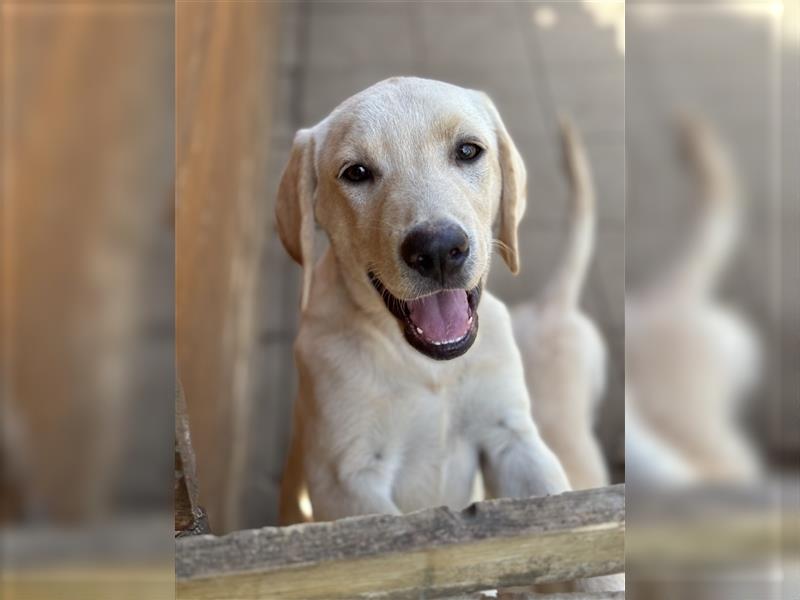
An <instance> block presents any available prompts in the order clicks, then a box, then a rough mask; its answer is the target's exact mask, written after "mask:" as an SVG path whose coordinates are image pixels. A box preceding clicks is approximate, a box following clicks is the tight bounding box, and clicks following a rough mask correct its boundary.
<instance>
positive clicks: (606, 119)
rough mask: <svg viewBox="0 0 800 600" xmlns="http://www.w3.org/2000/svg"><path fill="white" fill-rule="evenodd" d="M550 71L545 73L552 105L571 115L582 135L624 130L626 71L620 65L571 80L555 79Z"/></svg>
mask: <svg viewBox="0 0 800 600" xmlns="http://www.w3.org/2000/svg"><path fill="white" fill-rule="evenodd" d="M552 72H553V71H552V69H551V70H549V71H548V73H550V75H549V77H548V78H549V81H550V88H551V90H552V102H553V106H555V108H556V110H557V111H566V112H568V113H569V114H571V115H572V116H573V118H574V119H575V121H576V123H577V124H578V127H580V129H581V131H583V132H584V135H587V136H588V135H590V134H598V133H599V134H609V133H610V134H615V135H618V134H622V133H623V132H624V131H625V70H624V68H623V67H622V65H621V64H620V65H619V66H617V65H611V66H607V67H603V68H597V69H590V70H586V71H585V72H582V73H581V74H580V75H579V76H571V77H554V76H552Z"/></svg>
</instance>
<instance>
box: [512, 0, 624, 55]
mask: <svg viewBox="0 0 800 600" xmlns="http://www.w3.org/2000/svg"><path fill="white" fill-rule="evenodd" d="M518 12H519V14H520V16H519V21H520V22H521V23H527V24H528V25H529V26H530V27H531V28H533V30H534V34H535V36H536V38H537V39H538V48H539V49H540V50H541V53H542V59H543V60H544V62H545V63H546V64H547V65H548V67H557V68H561V69H564V68H566V69H574V68H591V67H592V66H594V65H597V64H598V63H599V64H603V63H621V62H622V61H623V59H624V57H623V55H622V54H621V52H620V49H619V48H618V47H617V42H616V32H615V30H614V29H613V28H612V27H611V26H602V27H601V26H598V23H597V21H596V20H595V18H594V17H593V16H592V15H591V13H590V12H589V11H588V10H587V8H586V5H585V4H584V3H569V2H567V3H565V2H532V3H520V6H519V11H518Z"/></svg>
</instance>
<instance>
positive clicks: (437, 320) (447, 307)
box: [408, 290, 469, 343]
mask: <svg viewBox="0 0 800 600" xmlns="http://www.w3.org/2000/svg"><path fill="white" fill-rule="evenodd" d="M408 308H409V311H410V316H411V322H412V323H413V324H414V325H415V326H416V327H418V328H419V329H421V330H422V334H421V335H422V336H423V337H424V338H425V339H427V340H429V341H431V342H438V343H442V342H454V341H456V340H460V339H461V338H463V337H464V336H465V335H467V332H468V331H469V304H468V303H467V293H466V292H465V291H464V290H447V291H444V292H439V293H437V294H433V295H432V296H425V297H424V298H420V299H418V300H412V301H410V302H409V303H408ZM417 333H419V331H418V332H417Z"/></svg>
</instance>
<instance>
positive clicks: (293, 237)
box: [275, 129, 317, 310]
mask: <svg viewBox="0 0 800 600" xmlns="http://www.w3.org/2000/svg"><path fill="white" fill-rule="evenodd" d="M316 186H317V178H316V173H315V168H314V136H313V133H312V131H311V130H310V129H301V130H300V131H298V132H297V134H296V135H295V137H294V145H293V146H292V154H291V156H290V157H289V163H288V164H287V165H286V168H285V169H284V170H283V175H282V176H281V183H280V186H279V187H278V199H277V202H276V204H275V217H276V221H277V224H278V235H280V237H281V241H282V242H283V246H284V248H286V251H287V252H288V253H289V255H290V256H291V257H292V258H293V259H294V260H295V261H297V262H298V263H299V264H300V266H302V267H303V294H302V296H301V300H300V308H301V310H304V309H305V307H306V305H307V304H308V297H309V294H310V292H311V274H312V271H313V269H314V226H315V218H314V192H315V189H316Z"/></svg>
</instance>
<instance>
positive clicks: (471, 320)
mask: <svg viewBox="0 0 800 600" xmlns="http://www.w3.org/2000/svg"><path fill="white" fill-rule="evenodd" d="M367 275H368V276H369V280H370V281H371V282H372V285H373V286H374V287H375V289H376V290H378V293H379V294H380V295H381V297H382V298H383V302H384V304H386V308H388V309H389V312H391V313H392V314H393V315H394V316H395V318H397V320H398V321H400V323H401V324H402V326H403V335H404V336H405V338H406V341H407V342H408V343H409V344H411V345H412V346H413V347H414V348H415V349H416V350H418V351H419V352H422V354H424V355H426V356H429V357H430V358H435V359H436V360H450V359H451V358H456V357H458V356H461V355H462V354H464V353H465V352H466V351H467V350H469V349H470V347H471V346H472V344H473V343H474V342H475V337H476V335H477V334H478V311H477V308H478V302H480V299H481V289H482V288H481V285H480V284H478V285H477V286H476V287H474V288H473V289H471V290H458V289H457V290H442V291H440V292H436V293H435V294H431V295H429V296H423V297H421V298H416V299H414V300H401V299H399V298H397V297H395V296H393V295H392V293H391V292H390V291H389V290H387V289H386V287H385V286H384V285H383V283H382V282H381V280H380V279H378V278H377V277H376V276H375V274H374V273H372V272H371V271H370V272H369V273H367Z"/></svg>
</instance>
